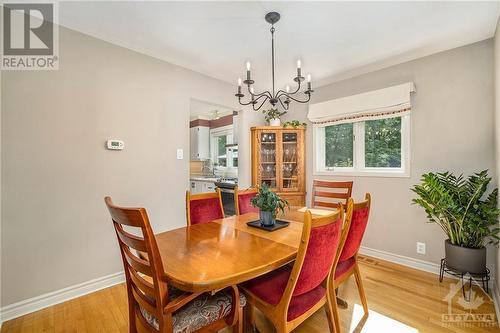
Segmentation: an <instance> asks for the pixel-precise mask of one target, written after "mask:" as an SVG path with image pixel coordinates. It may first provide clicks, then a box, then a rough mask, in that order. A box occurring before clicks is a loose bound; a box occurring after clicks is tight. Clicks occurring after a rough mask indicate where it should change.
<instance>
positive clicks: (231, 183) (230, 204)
mask: <svg viewBox="0 0 500 333" xmlns="http://www.w3.org/2000/svg"><path fill="white" fill-rule="evenodd" d="M237 185H238V179H237V178H220V179H219V180H218V181H216V182H215V186H216V187H217V188H219V189H220V192H221V197H222V206H223V207H224V215H225V216H232V215H235V214H236V211H235V207H234V189H235V187H236V186H237Z"/></svg>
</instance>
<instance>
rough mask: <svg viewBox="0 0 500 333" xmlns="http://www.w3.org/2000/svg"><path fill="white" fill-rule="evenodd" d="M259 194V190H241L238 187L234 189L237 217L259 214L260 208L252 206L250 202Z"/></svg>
mask: <svg viewBox="0 0 500 333" xmlns="http://www.w3.org/2000/svg"><path fill="white" fill-rule="evenodd" d="M257 193H259V189H257V188H249V189H246V190H240V189H238V187H236V188H235V189H234V208H235V212H236V215H241V214H246V213H258V212H259V208H257V207H254V206H252V204H251V203H250V200H252V198H254V197H255V196H256V195H257Z"/></svg>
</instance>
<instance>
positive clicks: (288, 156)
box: [281, 132, 299, 191]
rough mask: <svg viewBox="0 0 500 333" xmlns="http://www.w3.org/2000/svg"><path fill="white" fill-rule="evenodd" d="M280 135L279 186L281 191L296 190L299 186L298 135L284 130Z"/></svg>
mask: <svg viewBox="0 0 500 333" xmlns="http://www.w3.org/2000/svg"><path fill="white" fill-rule="evenodd" d="M281 135H282V137H281V143H282V148H281V153H282V156H281V160H282V164H281V182H282V184H281V188H282V189H283V191H287V190H288V191H292V190H297V189H298V187H299V177H298V171H299V170H298V152H299V151H298V140H297V139H298V135H297V133H296V132H295V133H293V132H284V133H282V134H281Z"/></svg>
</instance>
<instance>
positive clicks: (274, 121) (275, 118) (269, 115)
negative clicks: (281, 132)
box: [262, 109, 286, 126]
mask: <svg viewBox="0 0 500 333" xmlns="http://www.w3.org/2000/svg"><path fill="white" fill-rule="evenodd" d="M262 113H263V114H264V119H265V120H266V122H267V123H269V125H271V126H280V125H281V116H283V115H285V114H286V111H283V112H280V111H279V110H278V109H269V110H262Z"/></svg>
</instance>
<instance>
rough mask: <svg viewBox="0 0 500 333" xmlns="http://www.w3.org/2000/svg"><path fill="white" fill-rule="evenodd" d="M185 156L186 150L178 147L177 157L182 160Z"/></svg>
mask: <svg viewBox="0 0 500 333" xmlns="http://www.w3.org/2000/svg"><path fill="white" fill-rule="evenodd" d="M183 158H184V151H183V150H182V149H180V148H179V149H177V159H178V160H182V159H183Z"/></svg>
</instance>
